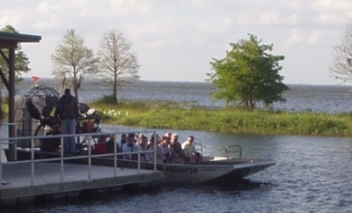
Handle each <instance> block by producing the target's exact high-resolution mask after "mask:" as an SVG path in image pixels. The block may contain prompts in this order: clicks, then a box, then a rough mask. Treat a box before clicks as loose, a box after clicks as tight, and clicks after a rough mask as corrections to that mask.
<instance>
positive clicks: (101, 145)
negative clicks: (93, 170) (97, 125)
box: [93, 136, 108, 154]
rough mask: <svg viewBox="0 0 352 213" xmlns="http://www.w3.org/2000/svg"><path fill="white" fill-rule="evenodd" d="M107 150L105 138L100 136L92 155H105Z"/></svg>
mask: <svg viewBox="0 0 352 213" xmlns="http://www.w3.org/2000/svg"><path fill="white" fill-rule="evenodd" d="M106 153H108V149H107V147H106V136H100V137H99V141H98V143H97V144H96V145H95V147H94V150H93V154H106Z"/></svg>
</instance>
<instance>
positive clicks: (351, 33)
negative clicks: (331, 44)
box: [330, 22, 352, 83]
mask: <svg viewBox="0 0 352 213" xmlns="http://www.w3.org/2000/svg"><path fill="white" fill-rule="evenodd" d="M334 52H335V59H334V63H333V66H332V67H331V68H330V74H331V75H332V76H333V77H335V78H336V79H337V80H340V81H342V82H343V83H345V82H350V83H352V22H351V23H350V24H348V25H347V28H346V31H345V34H344V35H343V37H342V39H341V43H340V44H338V45H337V46H336V47H335V51H334Z"/></svg>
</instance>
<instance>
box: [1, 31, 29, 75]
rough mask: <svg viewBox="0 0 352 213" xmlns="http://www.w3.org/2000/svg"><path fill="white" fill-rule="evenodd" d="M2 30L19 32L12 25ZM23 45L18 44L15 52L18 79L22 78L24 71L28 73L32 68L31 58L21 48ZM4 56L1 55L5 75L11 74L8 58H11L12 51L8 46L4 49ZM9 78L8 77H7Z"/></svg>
mask: <svg viewBox="0 0 352 213" xmlns="http://www.w3.org/2000/svg"><path fill="white" fill-rule="evenodd" d="M0 31H1V32H5V33H14V34H18V31H17V30H16V29H15V28H14V27H13V26H11V25H6V26H5V27H4V28H2V29H1V30H0ZM21 49H22V47H21V45H18V47H17V49H16V52H15V77H16V81H21V80H22V73H27V72H28V71H30V70H31V69H30V68H29V59H28V57H27V56H26V54H25V53H24V52H23V51H22V50H21ZM2 53H3V55H2V57H0V67H1V69H2V71H3V72H4V76H9V66H8V62H7V61H8V60H10V59H9V58H10V53H9V50H7V49H6V48H4V49H2ZM6 78H8V77H6Z"/></svg>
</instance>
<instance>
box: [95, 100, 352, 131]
mask: <svg viewBox="0 0 352 213" xmlns="http://www.w3.org/2000/svg"><path fill="white" fill-rule="evenodd" d="M89 106H90V107H91V108H95V109H97V111H98V112H100V114H101V115H102V116H103V123H109V124H120V125H126V126H138V127H149V128H167V129H176V130H180V129H187V130H200V131H212V132H233V133H250V134H279V135H316V136H344V137H347V136H352V119H351V116H350V115H349V114H325V113H313V112H302V113H299V112H273V111H260V110H258V111H254V112H248V111H245V110H241V109H206V108H202V107H194V106H190V105H185V104H182V103H181V104H176V103H170V102H143V103H142V102H123V103H120V104H117V105H112V104H103V103H97V102H96V103H90V104H89Z"/></svg>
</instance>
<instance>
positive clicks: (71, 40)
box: [51, 29, 98, 99]
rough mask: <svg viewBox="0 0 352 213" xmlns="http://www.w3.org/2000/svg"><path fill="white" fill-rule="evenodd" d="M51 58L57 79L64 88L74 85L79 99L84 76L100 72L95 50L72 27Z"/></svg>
mask: <svg viewBox="0 0 352 213" xmlns="http://www.w3.org/2000/svg"><path fill="white" fill-rule="evenodd" d="M51 60H52V61H53V63H54V72H53V74H54V79H55V81H56V82H60V83H61V88H62V89H64V88H69V87H71V86H73V90H74V94H75V96H76V98H77V99H78V90H79V89H80V88H81V83H82V81H83V80H84V78H85V77H88V76H93V75H94V74H96V73H97V72H98V70H97V62H98V60H97V59H96V58H95V57H94V54H93V51H92V50H91V49H89V48H87V47H86V46H85V45H84V40H83V38H82V37H80V36H79V35H77V34H76V32H75V31H74V30H72V29H71V30H67V31H66V34H65V35H64V38H63V40H62V42H61V43H59V44H58V46H57V48H56V50H55V53H54V54H53V55H52V56H51Z"/></svg>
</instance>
